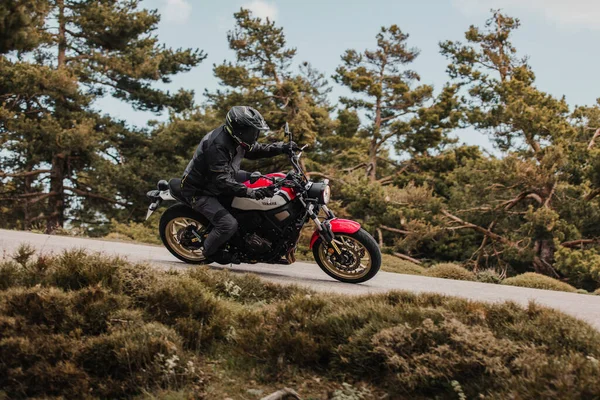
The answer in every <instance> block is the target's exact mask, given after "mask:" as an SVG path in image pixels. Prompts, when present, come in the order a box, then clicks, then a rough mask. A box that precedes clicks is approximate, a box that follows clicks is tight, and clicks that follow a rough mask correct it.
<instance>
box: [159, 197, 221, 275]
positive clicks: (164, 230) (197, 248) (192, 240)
mask: <svg viewBox="0 0 600 400" xmlns="http://www.w3.org/2000/svg"><path fill="white" fill-rule="evenodd" d="M208 224H209V223H208V220H207V219H206V218H205V217H204V216H203V215H202V214H200V213H197V212H196V211H194V210H192V209H191V208H189V207H187V206H185V205H183V204H176V205H174V206H171V207H169V209H167V211H165V212H164V214H163V215H162V216H161V217H160V225H159V231H160V238H161V240H162V242H163V244H164V245H165V247H166V248H167V250H169V251H170V252H171V254H173V255H174V256H175V257H177V258H178V259H180V260H181V261H184V262H186V263H188V264H208V263H210V261H209V260H207V259H206V257H204V255H203V254H202V250H201V242H200V241H199V240H198V238H197V237H196V235H195V234H194V232H196V233H197V234H201V233H202V232H204V231H205V230H206V228H207V227H208Z"/></svg>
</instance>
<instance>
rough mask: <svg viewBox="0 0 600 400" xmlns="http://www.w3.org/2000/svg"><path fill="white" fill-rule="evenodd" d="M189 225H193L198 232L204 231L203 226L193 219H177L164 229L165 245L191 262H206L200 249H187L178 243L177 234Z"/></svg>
mask: <svg viewBox="0 0 600 400" xmlns="http://www.w3.org/2000/svg"><path fill="white" fill-rule="evenodd" d="M190 225H194V226H195V227H196V230H198V231H200V230H202V229H204V225H202V224H201V223H200V222H198V221H196V220H195V219H193V218H185V217H177V218H174V219H172V220H170V221H169V222H168V223H167V227H166V229H165V237H166V239H167V243H168V244H169V247H171V248H172V249H173V250H174V251H175V252H176V253H177V254H179V255H180V256H181V257H183V258H186V259H188V260H191V261H204V260H206V257H204V255H203V254H202V251H201V250H200V249H198V250H191V249H187V248H185V247H184V246H182V245H181V244H180V243H179V232H180V231H181V230H182V229H185V228H187V227H188V226H190Z"/></svg>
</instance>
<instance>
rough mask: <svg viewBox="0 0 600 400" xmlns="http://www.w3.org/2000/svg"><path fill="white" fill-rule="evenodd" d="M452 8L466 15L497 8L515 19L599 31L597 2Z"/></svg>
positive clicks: (533, 1) (516, 1) (505, 2)
mask: <svg viewBox="0 0 600 400" xmlns="http://www.w3.org/2000/svg"><path fill="white" fill-rule="evenodd" d="M452 3H453V4H454V6H455V7H457V8H458V9H459V10H461V11H462V12H463V13H465V14H467V15H473V14H479V13H482V12H488V11H489V10H490V9H492V8H494V9H497V8H500V9H503V10H506V11H507V12H509V13H512V14H514V16H516V17H518V16H519V15H518V13H519V12H523V11H524V12H528V13H532V14H538V15H540V14H541V15H543V16H544V18H545V19H546V20H548V21H550V22H553V23H556V24H558V25H561V26H563V27H570V28H587V29H598V30H600V1H598V0H452Z"/></svg>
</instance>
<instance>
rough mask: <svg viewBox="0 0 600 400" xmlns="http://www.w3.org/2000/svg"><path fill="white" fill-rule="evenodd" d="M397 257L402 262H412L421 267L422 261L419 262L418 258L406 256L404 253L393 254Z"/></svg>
mask: <svg viewBox="0 0 600 400" xmlns="http://www.w3.org/2000/svg"><path fill="white" fill-rule="evenodd" d="M392 254H393V255H394V256H395V257H398V258H400V259H402V260H406V261H410V262H411V263H414V264H417V265H421V261H419V260H417V259H416V258H412V257H409V256H407V255H406V254H402V253H392Z"/></svg>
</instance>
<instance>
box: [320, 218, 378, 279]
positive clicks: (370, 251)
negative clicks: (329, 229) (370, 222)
mask: <svg viewBox="0 0 600 400" xmlns="http://www.w3.org/2000/svg"><path fill="white" fill-rule="evenodd" d="M334 242H335V244H336V245H337V247H338V248H339V249H340V251H341V254H339V255H338V254H337V252H336V250H335V249H334V248H333V247H332V246H329V245H328V244H327V243H325V242H324V241H323V239H321V238H319V239H317V241H316V242H315V244H314V245H313V255H314V257H315V261H316V262H317V264H318V265H319V267H321V269H322V270H323V271H324V272H325V273H326V274H327V275H329V276H331V277H332V278H334V279H337V280H338V281H341V282H346V283H361V282H366V281H368V280H369V279H371V278H373V277H374V276H375V275H376V274H377V272H379V268H380V267H381V251H380V250H379V246H377V243H376V242H375V239H373V237H372V236H371V235H369V234H368V233H367V231H365V230H364V229H360V230H359V231H358V232H356V233H336V234H335V239H334Z"/></svg>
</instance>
